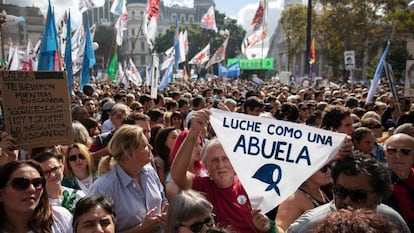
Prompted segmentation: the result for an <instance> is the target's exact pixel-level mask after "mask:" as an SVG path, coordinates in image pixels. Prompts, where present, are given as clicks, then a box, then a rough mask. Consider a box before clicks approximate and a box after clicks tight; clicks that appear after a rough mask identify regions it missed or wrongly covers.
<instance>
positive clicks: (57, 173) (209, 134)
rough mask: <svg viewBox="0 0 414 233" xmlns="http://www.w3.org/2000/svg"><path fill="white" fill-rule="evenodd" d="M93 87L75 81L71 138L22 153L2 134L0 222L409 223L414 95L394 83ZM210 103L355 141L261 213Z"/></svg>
mask: <svg viewBox="0 0 414 233" xmlns="http://www.w3.org/2000/svg"><path fill="white" fill-rule="evenodd" d="M253 85H254V86H253ZM87 88H89V89H90V90H89V91H85V90H86V89H85V90H80V89H79V85H78V84H77V83H74V85H73V93H74V95H73V96H71V119H72V120H73V125H72V126H73V137H74V144H72V145H51V146H50V147H44V148H32V149H31V150H22V149H21V148H16V145H15V142H16V138H13V137H12V136H11V135H10V134H9V133H7V132H5V131H3V132H2V134H1V142H0V149H1V154H0V165H1V168H0V174H1V176H0V219H2V220H1V221H0V231H1V232H91V231H90V230H91V229H100V230H101V231H102V232H115V231H117V232H246V233H247V232H326V231H325V230H324V229H331V230H332V229H351V228H352V227H354V228H352V229H358V230H356V231H353V232H363V231H364V230H366V231H365V232H384V231H383V230H384V229H387V232H410V231H414V225H413V223H414V169H413V167H414V138H413V137H414V104H413V102H412V99H411V98H408V97H407V98H405V97H403V95H402V90H398V91H399V94H400V101H399V102H398V103H397V102H396V101H395V98H394V96H393V95H392V92H391V90H390V88H389V86H388V83H383V84H380V86H379V87H378V89H377V91H376V93H375V96H374V100H373V101H371V102H366V98H367V94H368V88H367V87H366V86H364V84H352V85H351V84H350V83H346V84H343V85H340V86H339V87H329V86H324V87H302V86H300V85H297V84H296V83H295V84H293V85H285V84H282V83H280V82H278V81H266V82H264V83H263V84H261V85H255V84H252V83H251V82H250V81H248V80H231V81H220V80H218V79H217V80H207V81H192V82H189V81H183V82H172V83H169V84H168V86H167V87H166V88H164V90H162V91H159V92H158V95H157V98H156V99H153V98H151V96H150V89H149V88H148V87H147V86H140V87H136V86H133V87H129V88H123V86H122V85H115V84H113V83H111V82H100V83H93V84H88V85H87ZM3 101H7V100H4V99H3ZM211 108H218V109H221V110H225V111H231V112H237V113H243V114H249V115H253V116H257V117H256V118H257V119H258V120H257V121H260V119H263V118H274V119H278V120H281V121H285V122H286V121H289V122H294V123H297V124H303V125H305V124H306V125H309V126H312V127H317V128H323V129H326V130H331V131H335V132H339V133H344V134H347V135H348V137H347V143H345V144H344V145H343V146H342V148H341V150H340V151H339V152H338V156H335V158H334V159H333V160H332V161H330V162H329V163H327V164H326V165H325V166H324V167H322V168H321V169H320V170H318V171H317V172H316V173H315V174H314V175H312V176H311V177H309V178H308V179H307V180H306V181H305V182H304V183H303V184H302V185H301V186H300V187H299V188H298V189H297V191H295V192H294V193H293V194H292V195H291V196H289V197H288V198H287V199H286V200H285V201H283V202H282V203H281V204H280V205H279V206H278V207H276V208H275V209H273V210H272V211H270V212H268V213H263V212H262V211H261V210H260V209H254V208H252V207H251V206H250V200H249V198H248V197H247V194H246V190H245V189H244V188H243V186H242V185H241V183H240V181H239V179H238V176H237V174H235V172H234V170H233V167H232V164H231V163H230V161H229V159H228V158H227V156H226V153H225V152H224V150H223V148H222V145H221V144H220V142H219V141H218V140H217V139H215V132H214V130H213V129H212V127H210V126H209V124H208V122H209V115H210V112H209V111H208V109H211ZM261 117H263V118H261ZM4 124H7V122H4ZM177 138H178V139H177ZM210 141H211V143H212V144H209V142H210ZM349 145H351V146H349ZM375 174H378V175H375ZM374 175H375V177H374ZM344 177H345V178H346V177H347V178H346V179H345V178H344ZM349 180H352V182H350V181H349ZM386 184H388V186H387V185H386ZM194 190H195V191H194ZM197 191H199V192H197ZM200 194H201V195H200ZM241 197H244V198H246V199H243V198H241ZM241 199H243V200H241ZM342 208H343V209H345V210H341V211H336V210H339V209H342ZM360 208H361V209H362V210H358V209H360ZM355 209H357V210H355ZM352 212H355V214H357V215H358V216H359V217H358V218H359V219H358V221H357V220H356V219H355V218H353V217H352V216H353V214H352ZM350 213H351V214H350ZM22 219H23V220H24V221H23V220H22ZM72 219H73V222H72ZM324 220H325V221H324ZM350 222H354V224H353V225H352V226H349V223H350ZM323 224H327V225H326V226H325V225H323ZM347 224H348V225H347ZM364 227H365V228H364ZM300 229H302V230H300ZM305 229H306V230H305ZM88 230H89V231H88ZM331 232H337V231H334V230H332V231H331ZM345 232H346V231H345Z"/></svg>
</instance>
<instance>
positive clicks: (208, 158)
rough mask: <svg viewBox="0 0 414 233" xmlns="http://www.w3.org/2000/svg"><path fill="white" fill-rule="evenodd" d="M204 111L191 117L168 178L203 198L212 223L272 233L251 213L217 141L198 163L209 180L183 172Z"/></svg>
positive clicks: (259, 216)
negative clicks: (211, 211)
mask: <svg viewBox="0 0 414 233" xmlns="http://www.w3.org/2000/svg"><path fill="white" fill-rule="evenodd" d="M209 115H210V112H209V111H208V110H206V109H204V110H200V111H196V112H194V113H193V115H192V119H191V128H190V131H189V133H188V136H187V137H186V139H185V140H184V142H183V145H182V146H181V147H180V149H179V150H178V153H177V156H176V158H175V159H174V161H173V164H172V166H171V175H172V177H173V179H174V181H175V182H176V184H177V185H178V186H179V187H180V188H181V189H184V190H185V189H191V188H192V189H194V190H196V191H199V192H202V193H204V194H205V195H206V197H207V199H208V200H209V201H210V202H211V203H212V204H213V206H214V213H215V214H216V218H215V219H216V221H217V222H218V223H219V225H221V226H224V227H227V226H229V227H231V229H232V230H233V228H235V229H234V230H236V232H243V233H252V232H257V233H258V232H275V228H274V223H273V222H271V221H270V220H269V218H267V217H266V215H264V214H263V213H261V212H260V210H259V209H253V210H252V209H251V205H250V200H249V198H248V196H247V193H246V191H245V190H244V188H243V186H242V185H241V183H240V181H239V179H238V178H237V176H236V175H235V171H234V169H233V167H232V165H231V163H230V161H229V158H228V157H227V155H226V153H225V152H224V149H223V147H222V146H221V144H220V142H219V141H218V140H217V139H213V140H211V141H210V142H209V144H208V145H207V146H206V147H205V148H204V150H203V151H202V159H203V162H204V165H205V166H206V168H207V170H208V173H209V176H210V177H198V176H195V175H194V174H192V173H191V172H188V171H187V167H188V164H189V163H190V160H191V154H192V153H191V152H192V150H193V147H194V145H195V143H196V141H197V139H198V137H199V135H200V134H201V133H202V132H203V131H204V130H205V127H206V126H207V124H208V122H209Z"/></svg>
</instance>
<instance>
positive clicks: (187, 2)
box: [163, 0, 194, 8]
mask: <svg viewBox="0 0 414 233" xmlns="http://www.w3.org/2000/svg"><path fill="white" fill-rule="evenodd" d="M163 2H164V6H167V7H177V6H178V7H187V8H194V0H164V1H163Z"/></svg>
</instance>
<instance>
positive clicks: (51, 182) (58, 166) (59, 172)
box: [40, 158, 63, 188]
mask: <svg viewBox="0 0 414 233" xmlns="http://www.w3.org/2000/svg"><path fill="white" fill-rule="evenodd" d="M40 166H41V167H42V170H43V174H45V178H46V187H47V188H52V187H57V186H59V187H60V186H61V184H60V183H61V182H62V179H63V165H62V163H61V162H59V161H58V160H57V159H55V158H51V159H49V160H46V161H44V162H42V163H40Z"/></svg>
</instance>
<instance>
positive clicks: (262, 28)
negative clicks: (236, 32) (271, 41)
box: [241, 0, 267, 59]
mask: <svg viewBox="0 0 414 233" xmlns="http://www.w3.org/2000/svg"><path fill="white" fill-rule="evenodd" d="M266 35H267V0H260V3H259V7H258V8H257V10H256V14H255V15H254V18H253V20H252V23H251V25H250V28H249V30H248V31H247V32H246V35H245V37H244V39H243V42H242V46H241V51H242V53H243V54H245V55H248V53H247V50H248V49H250V48H251V47H252V46H254V45H255V44H257V43H259V42H260V41H263V40H264V39H265V38H266ZM248 58H249V59H251V57H248Z"/></svg>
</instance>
